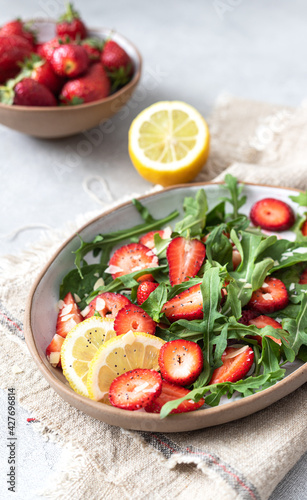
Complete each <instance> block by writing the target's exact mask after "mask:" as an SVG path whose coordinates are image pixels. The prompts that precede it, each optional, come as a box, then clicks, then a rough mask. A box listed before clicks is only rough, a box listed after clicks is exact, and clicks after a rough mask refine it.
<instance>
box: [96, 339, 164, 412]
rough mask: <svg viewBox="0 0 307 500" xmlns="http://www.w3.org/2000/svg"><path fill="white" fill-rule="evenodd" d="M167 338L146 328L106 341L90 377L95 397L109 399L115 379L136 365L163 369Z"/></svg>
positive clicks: (105, 401) (102, 400) (137, 366)
mask: <svg viewBox="0 0 307 500" xmlns="http://www.w3.org/2000/svg"><path fill="white" fill-rule="evenodd" d="M163 344H164V340H162V339H160V338H159V337H155V336H154V335H149V334H148V333H143V332H132V331H130V332H128V333H125V334H123V335H118V336H117V337H116V338H113V339H111V340H109V341H108V342H105V343H104V344H103V345H102V346H101V347H100V348H99V350H98V351H97V353H96V354H95V356H94V358H93V359H92V361H91V363H90V366H89V372H88V377H87V389H88V394H89V396H90V398H91V399H94V400H95V401H101V402H103V403H108V401H109V388H110V385H111V383H112V382H113V380H114V379H115V378H116V377H118V376H119V375H122V374H123V373H125V372H127V371H129V370H134V369H135V368H148V369H152V370H159V363H158V357H159V351H160V348H161V347H162V345H163Z"/></svg>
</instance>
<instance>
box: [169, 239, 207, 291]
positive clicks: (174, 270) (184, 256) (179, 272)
mask: <svg viewBox="0 0 307 500" xmlns="http://www.w3.org/2000/svg"><path fill="white" fill-rule="evenodd" d="M205 256H206V247H205V245H204V244H203V243H202V242H201V241H199V240H187V239H185V238H183V237H182V236H178V237H177V238H174V239H173V240H172V241H171V242H170V244H169V245H168V247H167V250H166V258H167V261H168V265H169V278H170V282H171V285H172V286H174V285H179V283H182V282H183V281H188V280H189V278H193V277H194V276H196V274H197V273H198V271H199V270H200V268H201V266H202V263H203V261H204V259H205Z"/></svg>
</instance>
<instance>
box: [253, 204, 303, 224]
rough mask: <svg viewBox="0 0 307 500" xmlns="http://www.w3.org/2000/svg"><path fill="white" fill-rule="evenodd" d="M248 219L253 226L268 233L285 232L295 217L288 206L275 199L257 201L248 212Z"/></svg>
mask: <svg viewBox="0 0 307 500" xmlns="http://www.w3.org/2000/svg"><path fill="white" fill-rule="evenodd" d="M250 219H251V221H252V223H253V224H254V225H255V226H260V227H261V228H262V229H267V230H268V231H286V230H287V229H289V228H290V227H291V226H293V224H294V221H295V216H294V213H293V210H292V208H291V207H290V205H288V204H287V203H285V202H284V201H281V200H276V199H275V198H264V199H263V200H260V201H257V203H255V204H254V205H253V206H252V208H251V211H250Z"/></svg>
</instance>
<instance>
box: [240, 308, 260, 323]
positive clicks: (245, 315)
mask: <svg viewBox="0 0 307 500" xmlns="http://www.w3.org/2000/svg"><path fill="white" fill-rule="evenodd" d="M256 316H258V313H257V312H256V311H253V310H252V309H243V310H242V316H241V318H240V319H238V323H242V325H246V326H247V325H249V324H250V323H249V322H250V320H251V319H254V318H256Z"/></svg>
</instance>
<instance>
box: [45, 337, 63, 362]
mask: <svg viewBox="0 0 307 500" xmlns="http://www.w3.org/2000/svg"><path fill="white" fill-rule="evenodd" d="M63 342H64V338H63V337H61V335H58V334H57V333H56V334H55V335H54V337H53V339H52V340H51V342H50V344H49V345H48V347H47V349H46V356H47V359H48V361H49V363H50V364H51V366H53V367H54V368H56V367H57V366H61V347H62V344H63Z"/></svg>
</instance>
